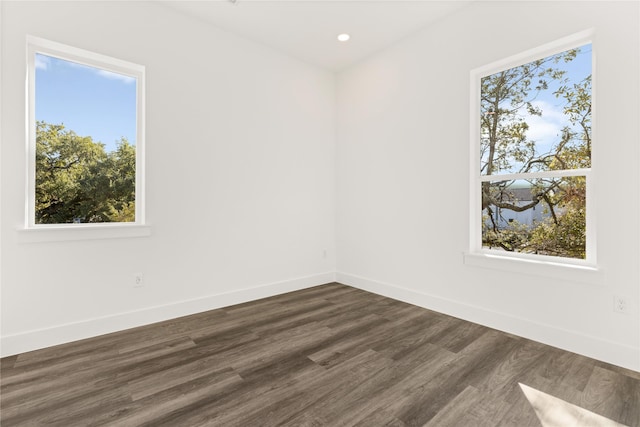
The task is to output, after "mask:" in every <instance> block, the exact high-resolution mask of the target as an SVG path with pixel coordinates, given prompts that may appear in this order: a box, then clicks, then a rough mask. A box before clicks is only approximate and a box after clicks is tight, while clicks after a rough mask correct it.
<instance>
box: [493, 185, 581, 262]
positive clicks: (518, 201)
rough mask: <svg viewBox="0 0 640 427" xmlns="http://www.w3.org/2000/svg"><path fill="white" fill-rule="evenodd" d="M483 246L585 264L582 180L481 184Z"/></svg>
mask: <svg viewBox="0 0 640 427" xmlns="http://www.w3.org/2000/svg"><path fill="white" fill-rule="evenodd" d="M481 186H482V187H481V191H482V246H483V247H485V248H490V249H495V250H501V251H509V252H521V253H532V254H539V255H551V256H560V257H568V258H579V259H584V258H585V256H586V179H585V177H584V176H577V177H565V178H548V179H533V180H514V181H492V182H483V183H482V184H481Z"/></svg>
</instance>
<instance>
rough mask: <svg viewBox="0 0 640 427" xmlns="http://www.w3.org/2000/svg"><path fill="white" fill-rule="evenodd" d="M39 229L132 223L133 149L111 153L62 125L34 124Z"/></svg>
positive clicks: (124, 146)
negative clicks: (75, 224)
mask: <svg viewBox="0 0 640 427" xmlns="http://www.w3.org/2000/svg"><path fill="white" fill-rule="evenodd" d="M35 196H36V204H35V220H36V223H37V224H64V223H72V222H94V223H95V222H114V221H116V222H131V221H134V220H135V147H134V146H132V145H131V144H129V142H128V141H127V140H126V139H124V138H122V139H121V141H120V142H119V144H118V147H117V149H116V150H115V151H113V152H110V153H107V152H105V150H104V144H102V143H100V142H94V141H93V140H92V138H91V137H89V136H79V135H77V134H76V133H75V132H73V131H71V130H65V127H64V125H62V124H60V125H54V124H49V123H45V122H42V121H39V122H38V123H37V124H36V188H35Z"/></svg>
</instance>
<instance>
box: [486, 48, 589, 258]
mask: <svg viewBox="0 0 640 427" xmlns="http://www.w3.org/2000/svg"><path fill="white" fill-rule="evenodd" d="M579 52H580V51H579V49H572V50H569V51H566V52H562V53H560V54H557V55H553V56H550V57H547V58H543V59H540V60H537V61H533V62H530V63H528V64H524V65H521V66H518V67H514V68H511V69H508V70H504V71H501V72H498V73H495V74H492V75H489V76H486V77H484V78H483V79H482V81H481V106H480V107H481V111H480V113H481V117H480V122H481V148H480V150H481V174H482V175H485V176H494V175H495V176H496V179H495V180H487V181H483V182H482V188H481V191H482V210H483V245H485V246H489V247H499V248H502V249H504V250H507V251H517V252H530V253H537V254H544V255H556V256H567V257H574V258H584V257H585V224H586V220H585V195H586V187H585V184H586V183H585V179H584V177H553V178H549V177H541V178H535V179H531V178H529V179H527V180H526V188H528V189H529V191H530V194H529V196H530V197H526V198H523V197H518V196H517V195H516V194H515V193H516V191H514V187H515V186H516V182H515V180H513V179H512V180H500V179H499V176H500V174H505V173H509V174H522V173H536V172H541V171H559V170H569V169H579V168H589V167H590V164H591V125H590V124H591V76H590V75H589V76H588V77H587V78H585V79H584V80H583V81H581V82H578V83H574V82H570V81H569V79H568V78H567V72H566V71H565V70H563V69H562V66H563V64H567V63H569V62H571V61H573V60H574V59H575V58H576V55H577V54H578V53H579ZM552 86H553V87H557V89H556V90H555V91H554V92H553V93H554V94H555V96H556V98H558V99H562V100H564V102H565V106H564V109H563V112H564V116H565V118H566V121H567V125H566V126H565V127H564V128H563V129H562V132H561V135H560V136H559V139H558V141H556V142H555V143H554V144H553V146H552V147H551V148H550V149H549V150H548V151H546V152H539V148H538V145H537V144H536V142H537V141H534V140H531V139H529V138H528V137H527V131H528V130H529V128H530V125H529V123H528V122H527V117H535V116H542V115H543V114H544V112H543V111H542V108H541V107H540V105H539V104H536V103H535V102H534V101H535V100H536V99H537V98H538V96H539V95H540V94H541V93H542V92H543V91H549V90H550V88H551V87H552ZM523 112H524V113H525V114H523ZM518 185H520V186H522V185H523V183H522V182H519V183H518ZM520 194H522V193H520ZM536 207H538V208H540V207H541V208H542V210H543V213H544V214H545V218H544V220H542V221H539V222H537V223H535V224H530V225H528V226H525V225H524V224H521V223H519V222H518V221H513V220H511V221H505V220H504V218H503V212H504V211H511V212H526V211H529V210H532V209H535V208H536Z"/></svg>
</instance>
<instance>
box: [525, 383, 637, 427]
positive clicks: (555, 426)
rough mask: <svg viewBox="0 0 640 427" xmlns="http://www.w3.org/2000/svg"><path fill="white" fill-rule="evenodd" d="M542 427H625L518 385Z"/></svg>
mask: <svg viewBox="0 0 640 427" xmlns="http://www.w3.org/2000/svg"><path fill="white" fill-rule="evenodd" d="M518 384H519V385H520V388H521V389H522V392H523V393H524V395H525V396H526V397H527V400H528V401H529V403H530V404H531V406H532V407H533V409H534V411H535V412H536V415H537V416H538V419H539V420H540V423H541V424H542V427H582V426H592V427H627V426H625V425H624V424H620V423H617V422H615V421H613V420H610V419H609V418H606V417H603V416H602V415H598V414H595V413H593V412H591V411H587V410H586V409H583V408H581V407H579V406H576V405H573V404H571V403H569V402H565V401H564V400H562V399H559V398H557V397H553V396H551V395H550V394H546V393H543V392H541V391H540V390H536V389H535V388H532V387H529V386H527V385H524V384H522V383H518Z"/></svg>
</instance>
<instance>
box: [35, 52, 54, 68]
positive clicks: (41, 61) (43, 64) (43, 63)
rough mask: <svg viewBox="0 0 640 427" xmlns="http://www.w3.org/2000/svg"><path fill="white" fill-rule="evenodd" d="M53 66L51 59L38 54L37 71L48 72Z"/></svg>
mask: <svg viewBox="0 0 640 427" xmlns="http://www.w3.org/2000/svg"><path fill="white" fill-rule="evenodd" d="M50 64H51V58H50V57H49V56H46V55H40V54H36V61H35V66H36V70H46V69H48V68H49V65H50Z"/></svg>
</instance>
